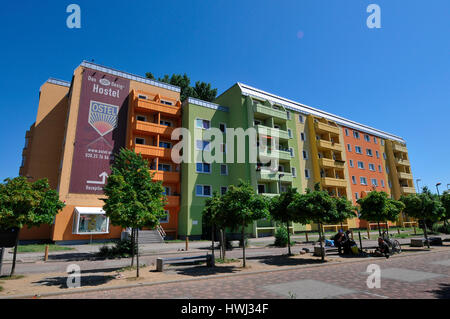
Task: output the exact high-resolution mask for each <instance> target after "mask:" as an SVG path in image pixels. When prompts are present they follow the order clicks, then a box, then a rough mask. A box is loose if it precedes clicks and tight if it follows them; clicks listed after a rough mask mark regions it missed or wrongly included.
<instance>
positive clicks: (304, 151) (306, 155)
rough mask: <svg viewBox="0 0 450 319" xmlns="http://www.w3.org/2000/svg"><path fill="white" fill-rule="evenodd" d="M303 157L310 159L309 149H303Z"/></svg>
mask: <svg viewBox="0 0 450 319" xmlns="http://www.w3.org/2000/svg"><path fill="white" fill-rule="evenodd" d="M303 159H308V151H306V150H303Z"/></svg>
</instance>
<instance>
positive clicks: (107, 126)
mask: <svg viewBox="0 0 450 319" xmlns="http://www.w3.org/2000/svg"><path fill="white" fill-rule="evenodd" d="M118 111H119V107H118V106H116V105H111V104H106V103H101V102H96V101H91V105H90V108H89V124H91V126H92V127H93V128H94V129H95V130H96V131H97V133H98V134H100V136H104V135H106V134H108V133H109V132H111V131H112V130H114V129H115V128H116V126H117V115H118Z"/></svg>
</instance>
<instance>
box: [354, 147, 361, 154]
mask: <svg viewBox="0 0 450 319" xmlns="http://www.w3.org/2000/svg"><path fill="white" fill-rule="evenodd" d="M358 150H359V152H358ZM355 153H356V154H362V148H361V146H358V145H355Z"/></svg>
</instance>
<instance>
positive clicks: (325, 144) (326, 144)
mask: <svg viewBox="0 0 450 319" xmlns="http://www.w3.org/2000/svg"><path fill="white" fill-rule="evenodd" d="M317 146H318V147H319V148H322V149H328V150H333V151H342V144H339V143H333V142H330V141H325V140H318V141H317Z"/></svg>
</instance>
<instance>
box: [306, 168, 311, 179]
mask: <svg viewBox="0 0 450 319" xmlns="http://www.w3.org/2000/svg"><path fill="white" fill-rule="evenodd" d="M309 176H310V175H309V169H305V177H306V178H309Z"/></svg>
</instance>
